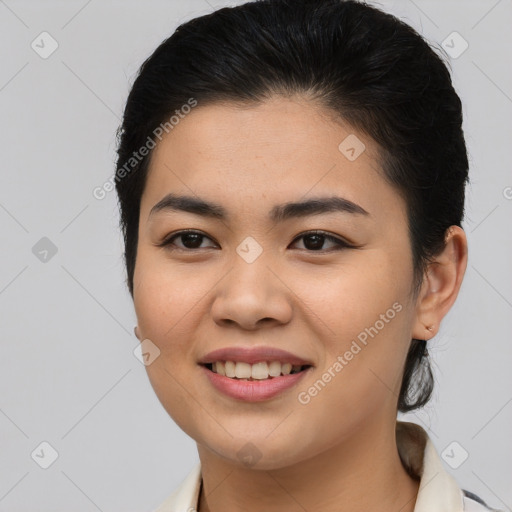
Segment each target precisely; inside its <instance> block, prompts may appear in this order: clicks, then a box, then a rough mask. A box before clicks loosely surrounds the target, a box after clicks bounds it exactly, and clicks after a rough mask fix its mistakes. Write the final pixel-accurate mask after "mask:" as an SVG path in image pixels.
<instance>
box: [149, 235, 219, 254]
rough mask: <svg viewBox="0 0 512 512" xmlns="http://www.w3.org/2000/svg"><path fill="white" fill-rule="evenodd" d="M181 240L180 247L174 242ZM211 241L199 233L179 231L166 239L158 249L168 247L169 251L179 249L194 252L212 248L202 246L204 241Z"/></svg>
mask: <svg viewBox="0 0 512 512" xmlns="http://www.w3.org/2000/svg"><path fill="white" fill-rule="evenodd" d="M180 239H181V245H179V244H176V243H175V242H174V241H175V240H180ZM206 239H207V240H211V239H210V238H208V237H207V236H206V235H205V234H203V233H201V232H200V231H180V232H178V233H174V234H173V235H172V236H170V237H167V238H166V239H165V240H164V241H163V242H162V243H161V244H159V247H168V248H170V249H175V248H176V249H181V250H185V251H186V250H194V249H208V248H210V247H213V246H206V247H205V246H203V247H201V246H202V244H203V241H204V240H206Z"/></svg>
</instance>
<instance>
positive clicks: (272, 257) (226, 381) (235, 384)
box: [134, 97, 421, 469]
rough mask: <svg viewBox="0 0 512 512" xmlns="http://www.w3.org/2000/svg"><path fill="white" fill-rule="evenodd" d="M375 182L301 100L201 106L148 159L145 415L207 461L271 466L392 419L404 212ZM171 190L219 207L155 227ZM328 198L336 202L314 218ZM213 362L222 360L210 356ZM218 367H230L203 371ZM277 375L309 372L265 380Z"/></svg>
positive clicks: (358, 151) (405, 279) (409, 304)
mask: <svg viewBox="0 0 512 512" xmlns="http://www.w3.org/2000/svg"><path fill="white" fill-rule="evenodd" d="M347 137H348V139H347ZM362 143H363V144H364V146H362ZM379 172H380V171H379V160H378V155H377V152H376V146H375V144H374V143H373V142H372V140H371V139H369V138H368V137H367V136H364V135H362V134H360V133H358V132H357V131H355V130H353V129H351V128H350V126H348V125H342V124H338V123H335V122H334V121H333V120H332V119H331V118H330V117H329V116H328V115H327V114H326V112H325V111H322V110H321V109H320V107H318V106H315V105H313V104H312V103H310V102H308V101H306V100H304V99H296V100H293V101H292V100H291V99H284V98H277V97H275V98H273V99H272V100H268V101H266V102H265V103H262V104H260V105H258V106H250V107H249V106H246V107H244V108H241V107H237V106H235V105H234V104H227V103H226V104H214V105H208V106H201V104H199V105H198V106H197V107H196V108H195V109H193V110H192V112H191V113H190V114H188V115H187V116H186V117H184V118H183V119H182V120H181V121H180V122H179V124H178V125H176V126H175V127H174V128H173V129H172V130H171V131H170V132H169V133H168V134H166V135H165V137H164V138H163V139H162V141H161V142H159V144H158V146H157V147H156V148H155V150H154V154H153V159H152V163H151V169H150V172H149V175H148V180H147V184H146V188H145V190H144V194H143V197H142V203H141V210H140V225H139V240H138V250H137V261H136V267H135V274H134V303H135V310H136V314H137V319H138V329H139V337H140V340H150V341H149V342H148V341H145V342H144V343H146V347H145V348H147V349H148V350H147V351H148V352H149V353H150V354H151V355H150V356H149V357H150V359H148V362H149V363H150V364H148V365H147V366H146V369H147V372H148V375H149V379H150V381H151V384H152V386H153V388H154V390H155V392H156V394H157V396H158V398H159V400H160V401H161V403H162V405H163V406H164V408H165V409H166V410H167V412H168V413H169V415H170V416H171V417H172V418H173V419H174V420H175V421H176V423H177V424H178V425H179V426H180V427H181V428H182V429H183V430H184V431H185V432H186V433H187V434H188V435H190V436H191V437H192V438H193V439H195V440H196V442H197V443H199V444H200V445H201V446H202V447H204V448H205V449H208V450H211V452H215V453H216V454H218V455H219V456H220V457H222V458H223V459H227V460H230V461H233V462H235V463H238V464H245V465H247V464H250V463H255V462H257V463H258V468H263V469H271V468H278V467H284V466H286V465H289V464H292V463H296V462H300V461H301V460H304V459H306V458H309V457H312V456H314V455H315V454H318V453H320V452H322V451H324V450H326V449H328V448H330V447H332V446H334V445H336V444H338V443H340V442H343V441H347V440H350V439H355V436H357V435H360V434H362V433H363V432H364V431H365V429H367V428H370V426H371V428H376V427H378V426H379V425H380V424H384V423H386V424H388V425H389V423H390V421H391V422H394V419H395V417H396V402H397V397H398V393H399V389H400V384H401V376H402V370H403V365H404V361H405V356H406V353H407V349H408V346H409V343H410V340H411V338H413V337H418V336H421V333H420V332H417V333H415V329H416V325H417V318H416V316H417V314H416V305H415V302H414V297H412V296H411V288H412V279H413V268H412V255H411V248H410V242H409V238H408V228H407V217H406V210H405V203H404V202H403V200H402V199H401V197H400V196H399V194H398V193H397V191H396V190H395V189H394V188H392V187H391V186H390V185H389V184H388V183H387V182H385V180H384V179H383V178H382V177H381V175H380V174H379ZM171 193H172V194H173V195H174V196H187V197H188V198H191V199H193V200H195V201H204V202H207V203H209V204H212V205H216V206H215V208H214V209H212V210H210V209H209V208H205V207H201V208H195V210H194V211H186V208H185V206H184V205H185V202H182V203H177V202H174V203H173V205H174V206H173V207H171V206H172V205H170V202H169V201H168V204H167V208H165V207H163V208H156V209H155V210H154V211H153V212H152V209H153V207H154V206H155V205H157V203H159V202H160V201H161V200H162V199H164V198H165V197H166V196H167V195H168V194H171ZM329 198H340V199H338V203H333V205H332V207H331V208H322V207H321V205H322V203H324V202H325V201H326V200H327V199H329ZM313 200H317V201H318V202H317V203H310V204H309V207H307V206H304V207H301V206H295V207H293V206H290V205H291V204H292V203H294V204H295V203H298V204H299V205H300V204H302V203H308V202H310V201H313ZM352 203H353V204H352ZM180 205H181V206H180ZM286 205H289V206H286ZM182 207H183V208H185V209H182ZM189 210H191V209H190V208H189ZM151 212H152V213H151ZM364 212H366V213H364ZM183 230H193V231H195V232H199V233H200V234H199V235H198V234H195V235H194V234H192V235H191V234H188V235H187V234H185V235H183V234H182V236H179V232H181V231H183ZM315 230H321V231H322V233H324V234H318V233H316V234H315V233H311V232H312V231H315ZM174 235H176V236H174ZM171 236H172V238H171ZM327 236H331V237H334V238H333V239H330V238H327ZM165 240H167V241H169V245H167V246H162V243H163V242H164V241H165ZM336 240H338V241H339V243H337V242H336ZM155 346H156V347H157V348H158V350H159V351H160V352H159V355H158V356H157V357H156V358H155V355H157V354H158V350H157V349H156V347H155ZM150 347H151V348H150ZM218 349H226V350H227V351H228V353H223V354H217V355H213V356H209V355H208V354H209V353H211V352H212V351H216V350H218ZM260 349H262V350H261V351H260ZM271 349H279V350H282V351H286V352H288V353H289V355H284V354H282V353H278V352H273V351H272V350H271ZM143 351H145V350H144V347H143ZM294 358H295V359H294ZM226 360H227V361H230V360H231V361H232V362H233V363H237V362H238V364H232V363H226V364H223V365H220V364H219V365H217V364H216V365H215V369H217V371H218V372H219V373H216V374H213V372H212V370H211V369H208V367H206V366H205V365H204V364H202V363H214V362H216V361H222V362H224V361H226ZM272 361H273V362H272ZM257 362H261V363H262V364H258V365H256V364H255V365H254V366H252V365H251V364H249V363H257ZM264 362H267V364H266V365H265V364H264ZM279 363H281V364H279ZM286 363H290V364H291V363H294V364H295V365H297V364H299V363H304V365H307V366H305V368H306V369H304V370H302V371H301V372H300V373H299V374H297V375H295V374H294V375H291V376H280V377H277V376H276V377H271V378H264V377H266V376H267V375H268V371H272V372H276V373H279V372H283V373H286V372H287V371H288V369H289V366H288V365H287V364H286ZM233 367H234V370H233ZM212 369H213V367H212ZM231 371H235V372H236V375H238V376H239V377H241V376H243V375H248V373H244V372H249V374H250V375H254V376H255V378H254V380H243V381H242V380H237V379H236V378H230V377H227V376H222V373H223V372H228V374H229V372H231ZM252 372H254V373H252ZM259 372H261V373H259ZM272 372H271V373H272ZM231 375H232V374H231ZM251 379H252V377H251Z"/></svg>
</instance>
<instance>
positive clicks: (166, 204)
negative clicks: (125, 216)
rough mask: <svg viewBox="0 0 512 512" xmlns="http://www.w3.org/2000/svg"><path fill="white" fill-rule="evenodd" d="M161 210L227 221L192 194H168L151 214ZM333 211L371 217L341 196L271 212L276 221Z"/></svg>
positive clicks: (278, 207) (213, 206) (214, 206)
mask: <svg viewBox="0 0 512 512" xmlns="http://www.w3.org/2000/svg"><path fill="white" fill-rule="evenodd" d="M162 211H182V212H188V213H193V214H195V215H200V216H202V217H209V218H213V219H218V220H227V219H228V217H229V215H228V212H227V210H226V209H225V208H224V207H223V206H221V205H220V204H216V203H213V202H210V201H206V200H204V199H200V198H198V197H193V196H179V195H176V194H172V193H171V194H167V195H166V196H165V197H163V198H162V199H161V200H160V201H158V203H156V204H155V206H153V208H151V211H150V212H149V216H148V220H149V217H151V216H152V215H154V214H155V213H158V212H162ZM331 212H343V213H351V214H355V215H363V216H366V217H371V215H370V214H369V213H368V212H367V211H366V210H365V209H364V208H363V207H362V206H360V205H358V204H356V203H354V202H352V201H350V200H348V199H345V198H343V197H339V196H328V197H318V198H314V199H308V200H306V201H300V202H288V203H283V204H279V205H276V206H274V207H273V208H272V209H271V210H270V213H269V218H270V220H271V221H273V222H284V221H286V220H288V219H291V218H298V217H307V216H309V215H320V214H324V213H331Z"/></svg>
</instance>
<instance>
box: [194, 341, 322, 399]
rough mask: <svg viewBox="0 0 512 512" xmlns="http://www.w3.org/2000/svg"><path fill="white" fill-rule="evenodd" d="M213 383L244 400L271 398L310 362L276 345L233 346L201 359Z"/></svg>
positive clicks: (309, 366)
mask: <svg viewBox="0 0 512 512" xmlns="http://www.w3.org/2000/svg"><path fill="white" fill-rule="evenodd" d="M199 364H200V365H201V366H202V367H203V368H204V369H205V372H206V375H207V377H208V379H209V381H210V383H211V384H212V385H213V386H214V387H215V388H216V389H217V390H218V391H221V392H222V393H224V394H226V395H228V396H230V397H232V398H236V399H240V400H245V401H262V400H268V399H270V398H272V397H274V396H276V395H278V394H279V393H281V392H282V391H284V390H285V389H288V388H290V387H291V386H293V385H294V384H296V382H298V381H299V380H300V379H302V377H303V376H304V374H306V373H307V370H309V369H310V368H312V364H311V362H310V361H307V360H305V359H302V358H300V357H298V356H296V355H294V354H292V353H290V352H286V351H284V350H280V349H277V348H275V347H252V348H248V347H231V348H229V347H228V348H223V349H218V350H214V351H213V352H210V353H208V354H207V355H206V356H204V357H203V358H201V360H200V361H199Z"/></svg>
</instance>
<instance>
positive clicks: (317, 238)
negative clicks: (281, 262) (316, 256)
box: [294, 231, 352, 252]
mask: <svg viewBox="0 0 512 512" xmlns="http://www.w3.org/2000/svg"><path fill="white" fill-rule="evenodd" d="M301 238H302V239H304V242H303V245H304V249H306V250H307V251H309V252H311V251H329V250H335V251H336V250H340V249H343V248H350V247H352V246H351V245H350V244H348V243H347V242H345V241H344V240H342V239H341V238H337V237H335V236H332V235H329V234H327V233H324V232H323V231H310V232H308V233H303V234H302V235H300V236H298V237H297V238H296V239H295V240H294V242H295V241H297V240H300V239H301ZM325 241H329V242H331V243H332V244H334V246H331V248H330V249H329V248H327V249H326V248H324V247H323V246H324V244H325Z"/></svg>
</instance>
